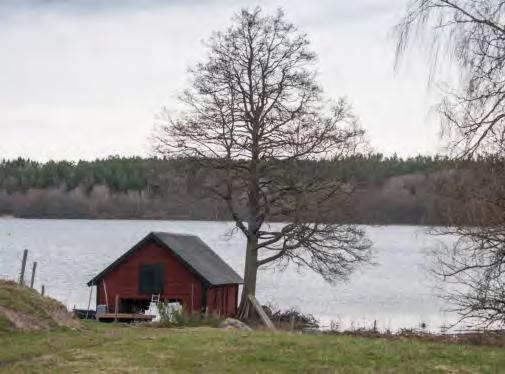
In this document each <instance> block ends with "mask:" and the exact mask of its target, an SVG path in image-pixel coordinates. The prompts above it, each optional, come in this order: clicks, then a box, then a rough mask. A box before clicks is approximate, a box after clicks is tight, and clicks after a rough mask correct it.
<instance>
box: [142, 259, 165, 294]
mask: <svg viewBox="0 0 505 374" xmlns="http://www.w3.org/2000/svg"><path fill="white" fill-rule="evenodd" d="M163 273H164V272H163V265H162V264H150V265H141V266H140V274H139V292H140V293H147V294H157V293H162V292H163V279H164V274H163Z"/></svg>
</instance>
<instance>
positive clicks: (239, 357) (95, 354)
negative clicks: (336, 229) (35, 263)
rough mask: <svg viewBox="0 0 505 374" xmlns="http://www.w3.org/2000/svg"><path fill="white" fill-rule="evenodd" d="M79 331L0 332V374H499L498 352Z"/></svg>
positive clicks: (109, 328)
mask: <svg viewBox="0 0 505 374" xmlns="http://www.w3.org/2000/svg"><path fill="white" fill-rule="evenodd" d="M85 326H86V327H85V328H84V329H83V330H82V331H75V330H70V329H65V330H64V329H57V330H55V331H49V332H12V333H9V334H4V335H3V336H2V337H0V372H6V373H12V372H34V371H37V372H51V373H58V372H61V373H64V372H86V373H89V372H123V371H129V372H172V373H186V372H194V373H242V374H244V373H257V372H260V373H288V372H289V373H291V372H294V373H311V372H312V373H406V372H409V373H505V350H504V349H503V348H490V347H477V346H464V345H451V344H445V343H428V342H421V341H416V340H409V339H394V340H388V339H371V338H358V337H351V336H342V335H340V336H335V335H300V334H290V333H269V332H253V333H244V332H239V331H230V330H219V329H213V328H184V329H167V328H151V327H123V326H121V325H114V324H99V323H87V324H86V325H85Z"/></svg>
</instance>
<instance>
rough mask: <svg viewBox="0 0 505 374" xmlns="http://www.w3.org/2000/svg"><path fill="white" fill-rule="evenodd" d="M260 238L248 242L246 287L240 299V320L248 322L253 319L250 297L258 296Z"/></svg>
mask: <svg viewBox="0 0 505 374" xmlns="http://www.w3.org/2000/svg"><path fill="white" fill-rule="evenodd" d="M257 245H258V238H257V237H252V238H249V239H248V240H247V249H246V258H245V269H244V286H243V288H242V296H241V298H240V306H239V309H238V318H239V319H241V320H247V319H250V318H251V312H252V309H251V302H250V301H249V298H248V295H253V296H255V295H256V276H257V274H258V249H257Z"/></svg>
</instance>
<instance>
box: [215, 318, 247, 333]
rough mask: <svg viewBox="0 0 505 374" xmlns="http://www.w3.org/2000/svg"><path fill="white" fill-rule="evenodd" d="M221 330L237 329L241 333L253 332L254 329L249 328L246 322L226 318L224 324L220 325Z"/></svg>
mask: <svg viewBox="0 0 505 374" xmlns="http://www.w3.org/2000/svg"><path fill="white" fill-rule="evenodd" d="M219 328H221V329H235V330H241V331H253V330H252V328H250V327H249V326H247V325H246V324H245V323H244V322H242V321H239V320H238V319H235V318H226V319H225V320H224V321H223V322H221V323H220V324H219Z"/></svg>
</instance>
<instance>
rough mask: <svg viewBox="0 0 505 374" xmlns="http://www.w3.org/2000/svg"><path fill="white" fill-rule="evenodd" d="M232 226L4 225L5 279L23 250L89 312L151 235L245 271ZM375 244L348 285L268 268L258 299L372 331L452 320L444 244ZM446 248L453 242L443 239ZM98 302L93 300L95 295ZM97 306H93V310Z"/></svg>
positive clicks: (419, 231)
mask: <svg viewBox="0 0 505 374" xmlns="http://www.w3.org/2000/svg"><path fill="white" fill-rule="evenodd" d="M232 227H233V226H232V224H231V223H228V222H200V221H123V220H25V219H13V218H3V219H0V278H9V279H15V278H17V277H18V274H19V270H20V264H21V257H22V251H23V249H24V248H27V249H29V251H30V252H29V263H28V266H27V269H28V270H27V273H28V276H27V278H29V276H30V272H31V263H32V261H37V262H38V268H37V277H36V281H35V287H36V288H38V289H40V286H41V285H42V284H44V285H45V286H46V292H47V294H48V295H49V296H52V297H54V298H56V299H58V300H60V301H62V302H63V303H65V304H66V305H67V306H68V307H69V308H71V307H73V306H74V305H75V306H76V307H78V308H85V307H86V306H87V302H88V297H89V289H88V287H87V286H86V282H87V281H88V280H90V279H91V278H92V277H93V276H94V275H96V274H97V273H98V272H99V271H101V270H102V269H103V268H104V267H105V266H107V265H108V264H109V263H111V262H112V261H113V260H115V259H116V258H117V257H119V256H120V255H121V254H122V253H123V252H125V251H126V250H127V249H129V248H130V247H131V246H132V245H133V244H135V243H136V242H137V241H139V240H140V239H141V238H142V237H143V236H145V235H146V234H147V233H148V232H150V231H171V232H180V233H190V234H195V235H198V236H200V237H201V238H202V239H203V240H204V241H205V242H207V243H208V244H209V245H210V246H211V247H212V248H213V249H214V250H215V251H216V252H217V253H218V254H219V255H220V256H221V257H222V258H223V259H224V260H225V261H227V262H228V263H229V264H230V265H231V266H232V267H233V268H234V269H235V270H236V271H237V272H238V273H239V274H242V273H243V266H244V259H243V258H244V256H243V251H244V239H243V238H242V237H241V236H240V234H236V235H234V236H232V237H230V235H228V234H229V232H230V229H231V228H232ZM365 228H366V231H367V233H368V235H369V237H370V239H371V240H372V241H373V243H374V245H373V249H374V255H375V259H374V260H375V263H376V264H375V265H374V266H366V267H364V268H362V269H360V270H359V271H358V272H356V273H354V274H353V275H352V276H351V278H350V280H349V281H348V282H341V283H336V284H328V283H326V282H325V281H323V280H322V279H321V277H319V276H318V275H317V274H314V273H312V272H310V271H308V270H304V269H297V268H296V267H294V266H292V267H288V268H287V269H286V270H284V271H278V270H277V271H276V270H275V269H266V270H263V271H261V272H260V274H259V276H258V278H259V280H258V294H257V297H258V299H259V300H260V302H262V303H263V304H266V303H271V304H273V305H276V306H277V307H280V308H282V309H285V308H291V307H295V308H297V309H299V310H301V311H303V312H305V313H312V314H314V315H315V316H316V317H317V318H318V319H319V320H320V321H321V323H322V325H325V326H328V325H329V324H330V321H335V322H337V323H339V324H340V325H341V326H343V327H346V328H348V327H362V326H371V325H372V324H373V321H374V320H377V324H378V326H379V327H380V328H382V329H386V328H390V329H393V330H396V329H398V328H402V327H418V326H419V325H420V323H421V322H423V323H426V324H427V326H428V328H429V329H430V330H433V331H439V330H440V328H441V326H443V325H445V324H447V323H448V322H450V321H452V320H453V319H454V316H452V315H450V314H448V313H446V312H444V311H443V310H444V309H445V308H446V307H447V306H445V305H443V303H442V302H441V300H440V299H438V298H437V297H436V296H435V294H434V291H433V286H434V283H433V282H434V281H433V279H432V277H431V276H430V275H429V273H428V271H427V270H426V266H427V265H429V261H430V258H429V256H428V252H429V251H430V250H433V249H436V248H437V247H439V246H440V245H442V243H441V241H440V240H441V238H440V237H437V238H434V237H431V236H429V235H427V234H426V232H425V231H426V230H425V229H424V228H422V227H417V226H416V227H414V226H381V227H371V226H366V227H365ZM443 240H444V241H445V242H448V241H450V239H449V238H445V239H443ZM93 299H94V295H93ZM93 307H94V304H93Z"/></svg>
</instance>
